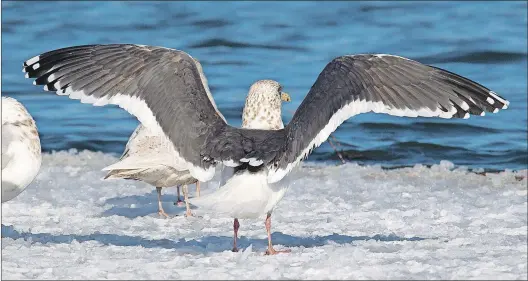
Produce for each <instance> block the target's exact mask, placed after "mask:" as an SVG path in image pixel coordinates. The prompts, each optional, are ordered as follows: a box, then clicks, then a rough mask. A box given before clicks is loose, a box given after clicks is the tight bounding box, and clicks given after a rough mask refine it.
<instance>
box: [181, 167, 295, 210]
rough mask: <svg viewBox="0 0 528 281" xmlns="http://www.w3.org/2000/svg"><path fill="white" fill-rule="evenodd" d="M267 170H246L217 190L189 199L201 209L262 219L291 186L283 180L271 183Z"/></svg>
mask: <svg viewBox="0 0 528 281" xmlns="http://www.w3.org/2000/svg"><path fill="white" fill-rule="evenodd" d="M266 176H267V173H266V172H265V171H261V172H256V173H251V172H249V171H244V172H241V173H237V174H235V175H233V177H231V178H230V179H229V180H228V181H227V182H226V184H225V185H224V186H222V187H220V188H219V189H217V190H215V191H214V192H212V193H210V194H207V195H203V196H200V197H196V198H192V199H190V200H189V202H190V203H191V204H192V205H195V206H197V207H198V208H199V209H200V211H211V212H214V213H216V214H222V215H226V216H230V217H232V218H239V219H248V218H258V217H260V216H262V215H265V214H266V213H268V212H271V211H272V210H273V208H274V207H275V206H276V205H277V203H278V202H279V201H280V200H281V199H282V197H283V196H284V194H285V193H286V190H287V188H288V185H287V184H282V183H281V182H279V183H275V184H268V182H267V179H266Z"/></svg>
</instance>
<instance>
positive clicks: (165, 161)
mask: <svg viewBox="0 0 528 281" xmlns="http://www.w3.org/2000/svg"><path fill="white" fill-rule="evenodd" d="M178 160H180V159H179V158H176V157H174V148H173V146H172V143H170V141H169V140H168V139H167V137H165V136H164V135H160V134H156V133H154V132H152V131H151V130H149V128H147V127H145V126H143V125H141V124H139V126H138V127H137V128H136V130H135V131H134V132H133V133H132V135H131V136H130V139H129V140H128V142H127V144H126V147H125V151H124V152H123V154H122V155H121V158H120V159H119V161H118V162H117V163H114V164H112V165H110V166H108V167H105V168H103V171H109V172H108V174H107V175H106V176H105V179H131V180H139V181H143V182H146V183H148V184H150V185H152V186H155V187H156V191H157V193H158V214H160V215H162V216H165V217H169V215H168V214H167V213H165V210H163V206H162V204H161V189H162V188H163V187H170V186H175V185H176V186H177V188H178V203H179V202H180V186H182V185H183V196H184V198H185V203H186V212H185V215H186V216H190V215H192V214H191V208H190V206H189V200H188V188H187V185H189V184H193V183H195V184H196V189H197V192H198V189H199V184H200V183H199V182H198V181H197V180H196V179H195V178H193V177H192V176H191V174H190V173H189V171H188V170H187V169H186V168H185V165H184V163H182V161H178Z"/></svg>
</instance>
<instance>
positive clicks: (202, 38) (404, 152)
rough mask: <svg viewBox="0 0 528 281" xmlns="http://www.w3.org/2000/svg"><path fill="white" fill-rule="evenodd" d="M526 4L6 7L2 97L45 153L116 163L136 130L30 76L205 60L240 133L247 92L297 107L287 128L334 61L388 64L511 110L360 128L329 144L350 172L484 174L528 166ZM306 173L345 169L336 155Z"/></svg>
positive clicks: (114, 111) (322, 154)
mask: <svg viewBox="0 0 528 281" xmlns="http://www.w3.org/2000/svg"><path fill="white" fill-rule="evenodd" d="M526 10H527V4H526V2H521V1H519V2H427V1H424V2H415V3H413V2H283V3H274V2H245V1H244V2H236V3H234V2H216V3H211V2H193V3H183V2H148V3H147V2H86V1H83V2H65V1H63V2H18V1H17V2H9V1H3V2H2V95H7V96H12V97H15V98H17V99H18V100H20V101H21V102H22V103H24V105H25V106H26V107H27V108H28V110H29V111H30V113H31V114H32V115H33V116H34V118H35V119H36V121H37V125H38V128H39V131H40V134H41V140H42V145H43V149H44V150H45V151H52V150H63V149H69V148H77V149H90V150H100V151H104V152H112V153H121V152H122V150H123V148H124V145H125V143H126V141H127V139H128V137H129V136H130V134H131V133H132V131H133V130H134V128H135V127H136V126H137V124H138V121H137V120H136V119H135V118H134V117H133V116H131V115H129V114H128V113H127V112H126V111H124V110H122V109H120V108H118V107H115V106H106V107H93V106H91V105H88V104H81V103H80V102H79V101H77V100H70V99H68V98H66V97H60V96H56V95H55V94H54V93H49V92H44V91H43V90H42V89H41V88H40V87H35V86H33V85H32V83H31V82H32V81H31V80H29V79H24V75H23V73H22V71H21V70H22V62H23V61H24V60H26V59H28V58H30V57H33V56H35V55H38V54H40V53H42V52H45V51H49V50H52V49H57V48H61V47H67V46H72V45H81V44H94V43H137V44H145V45H159V46H165V47H171V48H176V49H181V50H184V51H186V52H188V53H190V54H191V55H192V56H195V57H197V58H198V59H199V60H200V61H201V62H202V65H203V67H204V71H205V73H206V75H207V77H208V79H209V84H210V86H211V90H212V92H213V96H214V98H215V100H216V102H217V104H218V106H219V108H220V110H221V111H222V113H223V114H224V115H225V116H226V118H228V121H229V122H230V123H231V124H233V125H236V126H239V125H240V123H241V120H240V119H241V113H242V106H243V104H244V99H245V96H246V94H247V90H248V88H249V85H250V84H251V83H253V82H254V81H256V80H258V79H275V80H278V81H279V82H280V83H281V84H283V86H284V89H285V91H287V92H289V93H290V94H291V96H292V102H291V103H288V104H285V105H284V112H283V115H284V119H285V121H286V122H288V121H289V120H290V118H291V116H292V115H293V113H294V111H295V109H296V108H297V106H298V105H299V104H300V103H301V101H302V99H303V98H304V96H305V95H306V93H307V92H308V90H309V88H310V87H311V86H312V84H313V82H314V81H315V79H316V77H317V75H318V74H319V73H320V71H321V70H322V69H323V68H324V66H325V64H326V63H328V62H329V61H330V60H331V59H332V58H334V57H336V56H340V55H345V54H355V53H389V54H397V55H400V56H405V57H409V58H411V59H415V60H418V61H420V62H423V63H427V64H433V65H435V66H438V67H441V68H446V69H448V70H450V71H453V72H456V73H458V74H461V75H464V76H466V77H469V78H471V79H473V80H475V81H477V82H479V83H482V84H484V85H485V86H487V87H489V88H491V89H493V90H494V91H496V92H497V93H499V94H501V95H502V96H504V97H505V98H507V99H508V100H510V102H511V105H510V108H508V109H507V110H504V111H500V112H499V113H497V114H488V115H486V116H484V117H479V116H477V117H473V116H472V117H471V118H469V119H467V120H444V119H430V118H401V117H395V116H389V115H383V114H373V113H369V114H362V115H359V116H356V117H353V118H351V119H349V120H348V121H347V122H346V123H344V124H343V125H342V126H341V127H339V128H338V130H337V131H336V132H335V133H334V134H333V136H334V137H335V145H336V146H337V147H338V149H340V150H342V151H343V156H344V157H345V158H346V159H347V160H349V161H357V162H359V163H365V164H381V165H383V166H386V167H393V166H406V165H413V164H415V163H422V164H433V163H438V162H439V161H440V160H442V159H447V160H450V161H452V162H454V163H455V164H457V165H467V166H469V167H472V168H477V167H478V168H485V169H498V170H503V169H526V166H527V161H528V157H527V133H528V132H527V122H528V120H527V119H528V117H527V50H526V49H527V27H526V25H527V14H526V13H527V12H526ZM309 159H310V160H318V161H322V160H332V161H335V160H337V159H338V158H337V156H336V154H335V153H334V151H333V149H332V148H331V146H330V145H329V144H328V143H325V144H323V145H322V146H321V147H320V148H318V149H317V150H316V151H315V153H314V154H313V155H312V156H311V157H310V158H309Z"/></svg>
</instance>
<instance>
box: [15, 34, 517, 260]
mask: <svg viewBox="0 0 528 281" xmlns="http://www.w3.org/2000/svg"><path fill="white" fill-rule="evenodd" d="M23 71H24V72H25V73H26V77H28V78H36V79H35V80H34V84H35V85H44V90H47V91H55V92H56V93H57V94H58V95H67V96H69V97H70V98H73V99H80V100H81V102H83V103H91V104H93V105H96V106H102V105H105V104H114V105H118V106H119V107H122V108H124V109H125V110H127V111H128V112H130V113H131V114H133V115H134V116H136V117H137V118H138V120H139V121H140V122H141V124H142V125H144V126H147V127H149V128H151V129H152V130H157V132H159V133H160V134H163V135H164V136H165V137H167V138H168V139H169V140H170V142H171V143H172V144H173V146H174V157H176V158H178V161H181V163H182V165H183V166H184V167H185V169H186V170H188V171H189V173H190V174H191V175H192V177H194V178H196V179H197V180H199V181H201V182H206V181H209V180H211V179H212V178H213V176H214V173H215V171H216V169H215V167H216V166H219V165H224V166H227V167H232V168H233V173H232V174H231V176H230V177H229V178H228V179H227V181H226V182H225V183H224V184H223V185H222V186H221V187H220V188H219V189H218V190H216V191H215V192H213V193H212V194H209V195H207V196H201V197H200V198H196V199H195V200H191V203H192V204H195V205H197V206H198V207H203V208H211V209H213V210H214V211H217V212H222V213H226V214H228V215H230V216H232V217H233V218H254V217H258V216H262V215H266V221H265V226H266V230H267V233H268V250H267V253H268V254H275V253H278V252H279V251H276V250H275V249H273V247H272V243H271V231H270V227H271V213H272V211H273V208H274V207H275V206H276V204H277V203H278V202H279V201H280V200H281V198H282V197H283V196H284V193H285V191H286V189H287V187H288V184H287V179H286V176H287V174H288V173H289V172H290V171H291V170H292V169H293V168H294V167H296V166H297V165H298V164H299V163H300V161H302V160H303V159H305V158H306V157H308V155H309V154H310V152H311V151H312V150H313V149H314V148H316V147H318V146H319V145H321V144H322V143H323V142H324V141H326V139H327V138H328V137H329V136H330V134H331V133H332V132H333V131H335V130H336V129H337V127H338V126H339V125H340V124H342V123H343V122H344V121H345V120H347V119H348V118H350V117H352V116H354V115H357V114H360V113H366V112H375V113H386V114H390V115H395V116H404V117H419V116H422V117H440V118H469V116H470V115H480V116H483V115H485V112H493V113H496V112H497V111H498V110H499V109H506V108H507V107H508V105H509V102H508V101H507V100H505V99H504V98H502V97H501V96H499V95H498V94H496V93H495V92H493V91H491V90H490V89H488V88H486V87H484V86H482V85H480V84H479V83H476V82H474V81H471V80H469V79H467V78H465V77H462V76H460V75H457V74H455V73H452V72H449V71H447V70H443V69H440V68H437V67H434V66H429V65H424V64H421V63H419V62H416V61H413V60H410V59H407V58H403V57H399V56H394V55H381V54H359V55H345V56H340V57H337V58H335V59H333V60H332V61H330V62H329V63H328V64H327V65H326V66H325V67H324V69H323V70H322V72H321V73H320V74H319V76H318V77H317V79H316V81H315V83H314V84H313V85H312V87H311V88H310V91H309V92H308V94H307V95H306V97H305V98H304V100H303V101H302V103H301V104H300V106H299V108H298V109H297V110H296V112H295V114H294V115H293V117H292V119H291V121H290V123H289V124H287V125H286V126H285V127H283V128H281V127H277V128H270V127H266V126H254V127H252V128H236V127H233V126H230V125H228V124H227V123H226V121H225V120H224V119H223V118H222V117H221V116H220V115H219V113H218V112H217V110H216V108H215V106H214V105H213V103H212V101H211V98H209V97H208V90H206V88H205V87H204V83H203V79H204V77H205V76H204V74H203V72H202V70H201V68H200V67H199V66H198V65H197V63H196V60H195V59H193V58H192V57H191V56H190V55H189V54H187V53H185V52H183V51H179V50H175V49H169V48H164V47H154V46H144V45H133V44H111V45H85V46H75V47H69V48H63V49H58V50H54V51H50V52H47V53H43V54H41V55H38V56H35V57H33V58H31V59H29V60H27V61H26V62H24V69H23ZM256 84H262V85H260V86H256V87H254V86H255V84H254V85H253V86H252V87H251V89H250V93H249V94H248V97H247V99H246V107H248V104H253V105H254V106H253V108H254V110H252V112H251V113H250V114H248V115H249V116H250V117H251V119H252V121H251V122H261V121H262V122H264V121H265V120H279V119H281V116H280V110H274V109H273V105H275V108H276V107H277V104H278V106H279V108H280V100H281V92H282V87H281V85H280V84H279V83H277V82H275V81H270V80H264V81H259V82H257V83H256ZM252 90H254V91H253V92H252ZM252 93H253V94H252ZM248 122H249V121H248ZM281 123H282V121H281ZM235 222H237V221H236V220H235ZM237 229H238V224H237V223H235V235H236V230H237ZM235 239H236V237H235ZM235 241H236V240H235ZM235 249H236V246H235Z"/></svg>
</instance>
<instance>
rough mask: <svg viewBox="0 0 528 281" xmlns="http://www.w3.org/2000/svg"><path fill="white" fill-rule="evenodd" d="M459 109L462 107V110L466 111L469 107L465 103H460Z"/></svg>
mask: <svg viewBox="0 0 528 281" xmlns="http://www.w3.org/2000/svg"><path fill="white" fill-rule="evenodd" d="M460 107H462V109H463V110H468V109H469V105H468V104H467V102H465V101H462V104H461V105H460Z"/></svg>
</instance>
